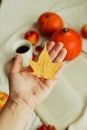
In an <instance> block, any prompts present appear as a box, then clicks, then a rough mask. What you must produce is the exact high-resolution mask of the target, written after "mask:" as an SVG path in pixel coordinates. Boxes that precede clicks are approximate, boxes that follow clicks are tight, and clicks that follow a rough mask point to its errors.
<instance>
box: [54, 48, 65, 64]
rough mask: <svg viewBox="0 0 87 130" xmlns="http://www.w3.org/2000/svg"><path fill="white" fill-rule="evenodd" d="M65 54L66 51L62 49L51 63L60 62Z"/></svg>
mask: <svg viewBox="0 0 87 130" xmlns="http://www.w3.org/2000/svg"><path fill="white" fill-rule="evenodd" d="M66 54H67V50H66V49H65V48H62V49H61V50H60V52H59V53H58V55H57V56H56V57H55V59H54V60H53V62H62V61H63V60H64V58H65V56H66Z"/></svg>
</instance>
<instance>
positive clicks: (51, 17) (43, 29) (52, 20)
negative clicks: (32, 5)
mask: <svg viewBox="0 0 87 130" xmlns="http://www.w3.org/2000/svg"><path fill="white" fill-rule="evenodd" d="M37 27H38V29H39V32H40V33H41V34H42V35H44V36H51V35H52V34H53V33H54V32H55V31H56V30H61V29H62V28H63V27H64V24H63V20H62V18H61V17H60V16H59V15H57V14H55V13H53V12H45V13H43V14H42V15H40V17H39V18H38V21H37Z"/></svg>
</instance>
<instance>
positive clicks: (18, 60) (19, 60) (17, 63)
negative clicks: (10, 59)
mask: <svg viewBox="0 0 87 130" xmlns="http://www.w3.org/2000/svg"><path fill="white" fill-rule="evenodd" d="M22 62H23V61H22V56H21V55H20V54H18V55H17V56H16V58H15V61H14V63H13V66H12V68H11V71H10V73H19V72H20V69H21V67H22Z"/></svg>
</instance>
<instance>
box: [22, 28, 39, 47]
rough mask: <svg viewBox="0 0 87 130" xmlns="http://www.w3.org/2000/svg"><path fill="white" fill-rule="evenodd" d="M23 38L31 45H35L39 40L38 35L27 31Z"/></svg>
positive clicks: (32, 31)
mask: <svg viewBox="0 0 87 130" xmlns="http://www.w3.org/2000/svg"><path fill="white" fill-rule="evenodd" d="M24 38H25V39H27V40H29V41H30V42H31V44H32V45H35V44H36V43H37V42H38V40H39V35H38V33H37V32H36V31H34V30H29V31H28V32H26V33H25V36H24Z"/></svg>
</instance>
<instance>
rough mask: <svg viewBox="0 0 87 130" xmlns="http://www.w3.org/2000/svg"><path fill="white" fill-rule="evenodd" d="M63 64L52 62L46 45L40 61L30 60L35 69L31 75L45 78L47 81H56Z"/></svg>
mask: <svg viewBox="0 0 87 130" xmlns="http://www.w3.org/2000/svg"><path fill="white" fill-rule="evenodd" d="M62 64H63V62H57V63H54V62H52V61H51V58H50V56H49V54H48V51H47V49H46V45H45V47H44V49H43V51H42V52H41V54H40V56H39V59H38V61H36V62H35V61H32V60H30V66H31V67H32V69H33V72H32V73H31V74H33V75H36V76H38V77H43V78H45V79H56V77H55V73H56V71H57V70H58V69H59V68H60V66H61V65H62Z"/></svg>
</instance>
